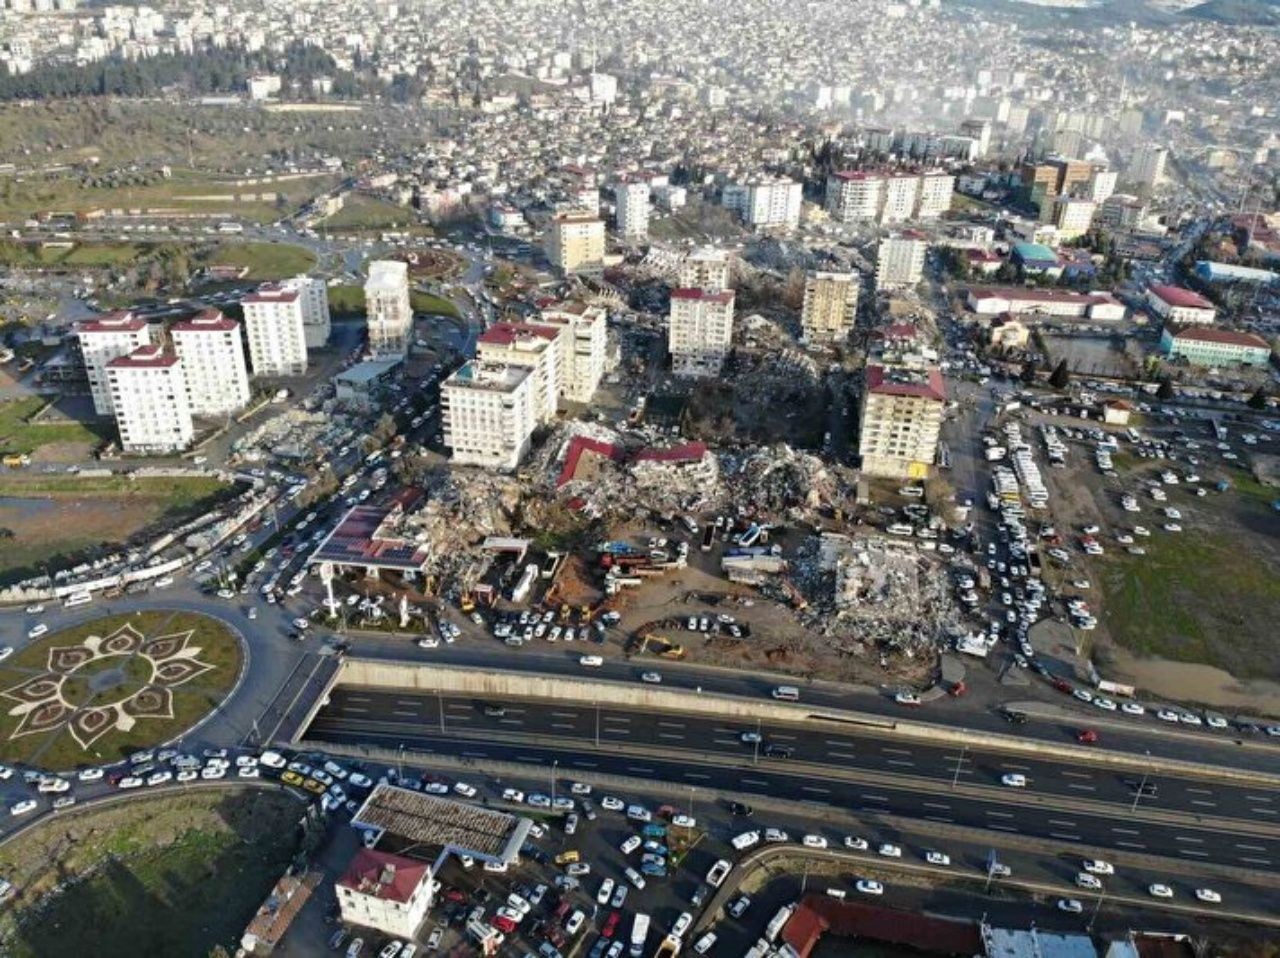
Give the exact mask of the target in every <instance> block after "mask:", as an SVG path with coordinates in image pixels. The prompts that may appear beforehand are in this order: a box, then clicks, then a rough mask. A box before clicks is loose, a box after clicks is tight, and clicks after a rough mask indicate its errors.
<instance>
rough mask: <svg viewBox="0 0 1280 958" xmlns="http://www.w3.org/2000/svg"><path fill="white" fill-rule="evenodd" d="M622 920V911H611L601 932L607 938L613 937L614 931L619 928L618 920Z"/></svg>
mask: <svg viewBox="0 0 1280 958" xmlns="http://www.w3.org/2000/svg"><path fill="white" fill-rule="evenodd" d="M621 920H622V912H619V911H615V912H610V914H609V917H608V918H606V919H605V921H604V926H603V927H602V928H601V929H600V934H601V935H602V936H603V937H605V938H612V937H613V933H614V932H615V931H617V930H618V922H620V921H621Z"/></svg>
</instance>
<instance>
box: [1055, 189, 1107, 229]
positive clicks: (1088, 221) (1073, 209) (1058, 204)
mask: <svg viewBox="0 0 1280 958" xmlns="http://www.w3.org/2000/svg"><path fill="white" fill-rule="evenodd" d="M1097 209H1098V205H1097V204H1096V203H1094V202H1093V200H1087V199H1079V198H1076V197H1074V196H1059V197H1057V198H1056V199H1055V200H1054V201H1053V225H1054V226H1055V227H1057V230H1058V239H1060V240H1071V239H1076V238H1077V237H1080V236H1084V234H1085V233H1087V232H1089V229H1090V228H1091V227H1092V226H1093V214H1094V213H1095V212H1096V211H1097Z"/></svg>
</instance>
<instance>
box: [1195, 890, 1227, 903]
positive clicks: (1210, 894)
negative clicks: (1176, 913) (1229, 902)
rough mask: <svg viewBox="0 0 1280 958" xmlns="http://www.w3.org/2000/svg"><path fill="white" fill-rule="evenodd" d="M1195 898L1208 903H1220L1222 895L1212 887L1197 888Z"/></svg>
mask: <svg viewBox="0 0 1280 958" xmlns="http://www.w3.org/2000/svg"><path fill="white" fill-rule="evenodd" d="M1196 898H1197V899H1198V900H1199V901H1203V902H1206V903H1208V904H1210V905H1219V904H1221V903H1222V896H1221V895H1219V894H1218V893H1217V892H1216V891H1214V890H1213V889H1212V888H1197V889H1196Z"/></svg>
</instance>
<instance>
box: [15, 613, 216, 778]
mask: <svg viewBox="0 0 1280 958" xmlns="http://www.w3.org/2000/svg"><path fill="white" fill-rule="evenodd" d="M240 667H241V649H240V641H239V639H238V638H237V637H236V635H235V634H234V633H233V632H232V631H231V630H230V629H229V628H227V627H226V626H225V625H223V624H222V623H220V622H218V621H217V620H215V619H212V618H209V617H208V616H203V615H198V614H196V613H191V612H167V611H164V612H140V613H136V614H134V615H118V616H108V617H105V618H101V619H96V620H94V621H93V622H89V623H86V624H84V625H81V626H77V627H75V628H74V629H68V630H65V631H63V632H59V633H55V634H53V635H48V636H45V637H43V638H41V639H40V640H38V641H36V642H34V643H32V644H31V645H29V646H28V647H27V648H25V649H23V650H21V651H20V652H18V653H16V654H15V655H13V656H12V657H11V658H10V659H9V660H8V661H6V662H4V663H3V665H0V761H4V762H12V763H22V764H27V765H33V766H36V767H42V768H49V769H69V768H74V767H76V766H79V765H97V764H101V763H103V762H108V761H115V760H117V759H119V758H121V757H123V756H124V755H127V754H128V753H130V752H132V751H136V750H138V749H141V748H146V747H148V746H151V745H154V744H157V743H159V742H165V741H168V740H170V739H173V738H175V737H176V736H178V735H180V734H181V733H182V732H183V731H184V730H185V729H187V728H189V727H190V726H191V725H193V724H195V723H196V722H198V721H199V720H200V719H201V718H202V717H203V716H204V715H206V714H207V713H208V712H209V711H210V710H211V709H213V708H214V707H216V706H217V705H218V703H219V702H221V701H222V698H223V696H225V695H226V694H227V692H228V691H230V689H231V688H232V687H233V686H234V684H235V681H236V678H237V676H238V675H239V673H240Z"/></svg>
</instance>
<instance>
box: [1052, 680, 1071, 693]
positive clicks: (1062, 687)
mask: <svg viewBox="0 0 1280 958" xmlns="http://www.w3.org/2000/svg"><path fill="white" fill-rule="evenodd" d="M1053 687H1054V688H1055V689H1057V690H1058V691H1059V692H1061V693H1063V694H1064V695H1070V694H1071V692H1072V689H1071V683H1070V682H1068V681H1067V680H1066V679H1054V680H1053Z"/></svg>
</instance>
